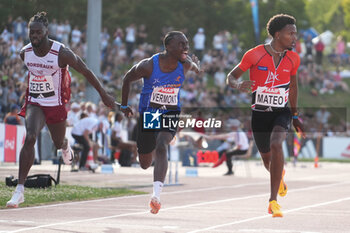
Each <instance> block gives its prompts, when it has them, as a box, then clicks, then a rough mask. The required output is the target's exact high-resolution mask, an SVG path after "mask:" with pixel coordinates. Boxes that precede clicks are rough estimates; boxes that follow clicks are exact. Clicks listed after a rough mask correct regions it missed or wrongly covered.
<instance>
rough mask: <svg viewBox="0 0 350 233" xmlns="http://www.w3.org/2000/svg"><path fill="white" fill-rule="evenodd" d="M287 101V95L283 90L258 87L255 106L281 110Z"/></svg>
mask: <svg viewBox="0 0 350 233" xmlns="http://www.w3.org/2000/svg"><path fill="white" fill-rule="evenodd" d="M287 101H288V94H287V93H286V90H285V89H284V88H271V87H258V89H257V90H256V95H255V104H256V105H263V106H267V107H277V108H283V107H284V106H285V105H286V103H287Z"/></svg>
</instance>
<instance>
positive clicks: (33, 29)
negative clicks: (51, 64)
mask: <svg viewBox="0 0 350 233" xmlns="http://www.w3.org/2000/svg"><path fill="white" fill-rule="evenodd" d="M48 25H49V20H48V19H47V17H46V12H44V11H43V12H38V13H37V14H35V15H34V16H33V17H32V18H31V19H30V21H29V39H30V42H31V43H32V46H33V47H39V46H40V45H41V44H42V43H43V41H45V40H47V38H48V37H47V36H48Z"/></svg>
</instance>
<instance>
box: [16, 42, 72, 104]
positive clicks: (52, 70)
mask: <svg viewBox="0 0 350 233" xmlns="http://www.w3.org/2000/svg"><path fill="white" fill-rule="evenodd" d="M61 46H64V45H63V44H61V43H59V42H57V41H53V43H52V47H51V49H50V51H49V52H48V53H47V54H46V55H45V56H43V57H39V56H37V55H35V53H34V51H33V47H32V44H31V43H29V44H27V45H26V46H24V47H23V50H24V63H25V65H26V66H27V68H28V91H27V101H28V102H29V103H33V104H39V105H40V106H58V105H63V104H65V100H64V99H63V98H62V93H65V92H66V91H65V89H67V88H69V86H67V85H65V84H66V82H65V80H66V79H67V78H70V77H67V76H69V73H68V66H66V67H65V68H60V67H59V66H58V53H59V51H60V48H61Z"/></svg>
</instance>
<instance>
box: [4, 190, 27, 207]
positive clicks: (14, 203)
mask: <svg viewBox="0 0 350 233" xmlns="http://www.w3.org/2000/svg"><path fill="white" fill-rule="evenodd" d="M23 202H24V195H23V192H21V191H15V192H14V193H13V195H12V198H11V200H9V201H8V202H7V203H6V207H7V208H17V207H18V205H19V204H21V203H23Z"/></svg>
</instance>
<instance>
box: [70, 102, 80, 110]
mask: <svg viewBox="0 0 350 233" xmlns="http://www.w3.org/2000/svg"><path fill="white" fill-rule="evenodd" d="M70 108H71V109H77V108H80V105H79V104H78V103H76V102H73V103H72V105H71V106H70Z"/></svg>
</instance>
